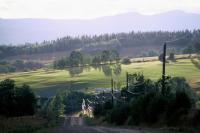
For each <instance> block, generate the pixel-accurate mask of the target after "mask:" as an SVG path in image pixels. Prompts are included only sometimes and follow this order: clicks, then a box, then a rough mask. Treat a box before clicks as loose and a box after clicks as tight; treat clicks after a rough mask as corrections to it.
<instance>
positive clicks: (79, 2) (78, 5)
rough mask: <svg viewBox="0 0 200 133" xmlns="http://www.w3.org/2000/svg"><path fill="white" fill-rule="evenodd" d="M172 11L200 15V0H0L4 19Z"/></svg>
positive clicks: (94, 16) (87, 17)
mask: <svg viewBox="0 0 200 133" xmlns="http://www.w3.org/2000/svg"><path fill="white" fill-rule="evenodd" d="M171 10H182V11H185V12H193V13H200V0H0V18H51V19H92V18H97V17H101V16H110V15H116V14H121V13H125V12H138V13H140V14H146V15H151V14H156V13H161V12H167V11H171Z"/></svg>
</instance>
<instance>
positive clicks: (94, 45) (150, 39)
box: [0, 30, 200, 59]
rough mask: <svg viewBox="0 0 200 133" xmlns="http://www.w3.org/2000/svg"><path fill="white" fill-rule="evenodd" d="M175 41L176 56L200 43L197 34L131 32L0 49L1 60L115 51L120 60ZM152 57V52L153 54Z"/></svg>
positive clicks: (196, 31)
mask: <svg viewBox="0 0 200 133" xmlns="http://www.w3.org/2000/svg"><path fill="white" fill-rule="evenodd" d="M177 38H182V39H180V40H178V41H175V42H174V43H173V45H171V46H170V47H171V48H175V49H176V50H177V52H180V53H182V52H183V51H184V53H189V52H194V51H193V50H194V48H193V45H194V44H196V43H199V42H200V30H193V31H189V30H185V31H175V32H167V31H165V32H164V31H158V32H130V33H117V34H103V35H98V36H97V35H94V36H88V35H85V36H78V37H70V36H67V37H63V38H58V39H57V40H51V41H46V40H45V41H43V42H41V43H37V42H36V43H25V44H24V45H19V46H14V45H1V46H0V58H1V59H2V58H6V57H10V56H16V55H34V54H44V53H49V54H52V53H56V52H62V51H64V52H69V51H73V50H77V49H78V50H82V51H84V52H87V53H90V54H94V53H96V52H97V51H103V50H106V49H115V50H117V51H118V52H119V53H120V55H121V56H129V55H131V56H142V54H144V52H149V53H150V55H151V54H152V50H156V51H160V50H161V48H162V47H161V46H162V44H163V43H164V42H165V41H170V40H174V39H177ZM154 54H155V52H154Z"/></svg>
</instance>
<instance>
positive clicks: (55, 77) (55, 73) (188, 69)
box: [0, 59, 200, 96]
mask: <svg viewBox="0 0 200 133" xmlns="http://www.w3.org/2000/svg"><path fill="white" fill-rule="evenodd" d="M121 68H122V71H121V74H120V75H119V76H117V77H116V76H113V78H114V80H119V81H120V82H121V83H122V85H123V84H125V76H126V72H129V73H135V72H142V73H143V74H144V75H145V77H146V78H151V79H152V80H157V79H159V78H160V77H161V72H162V71H161V70H162V63H161V62H159V61H152V62H141V63H132V64H130V65H121ZM166 74H167V75H169V76H182V77H185V78H186V79H187V81H188V82H189V84H190V85H191V86H192V87H193V88H195V89H196V90H198V88H200V70H199V69H197V68H196V67H195V66H194V65H193V64H192V63H191V60H190V59H179V60H177V62H170V63H168V64H167V66H166ZM6 78H10V79H13V80H15V81H16V83H17V84H18V85H20V84H22V83H26V84H28V85H30V86H31V87H32V89H33V90H34V91H35V92H36V93H37V94H40V95H42V96H52V95H54V94H55V93H56V92H57V91H58V90H61V89H66V88H68V87H69V86H73V87H71V88H72V89H77V90H80V89H81V90H87V91H91V90H93V89H94V88H99V87H110V78H111V77H108V76H105V75H104V73H103V72H102V71H99V70H95V69H93V68H91V69H89V70H88V69H87V70H84V71H83V73H81V74H80V75H78V76H75V77H71V76H70V75H69V73H68V71H67V70H53V69H39V70H37V71H29V72H15V73H7V74H0V80H3V79H6ZM85 88H87V89H85Z"/></svg>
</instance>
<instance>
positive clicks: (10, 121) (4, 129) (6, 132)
mask: <svg viewBox="0 0 200 133" xmlns="http://www.w3.org/2000/svg"><path fill="white" fill-rule="evenodd" d="M53 128H55V126H54V125H49V124H48V121H47V120H45V119H43V118H40V117H36V116H23V117H14V118H0V132H1V133H33V132H36V131H38V132H40V131H45V130H48V129H53ZM40 133H42V132H40Z"/></svg>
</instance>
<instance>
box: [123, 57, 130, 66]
mask: <svg viewBox="0 0 200 133" xmlns="http://www.w3.org/2000/svg"><path fill="white" fill-rule="evenodd" d="M121 63H122V64H125V65H128V64H131V60H130V59H129V58H124V59H123V60H122V62H121Z"/></svg>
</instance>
